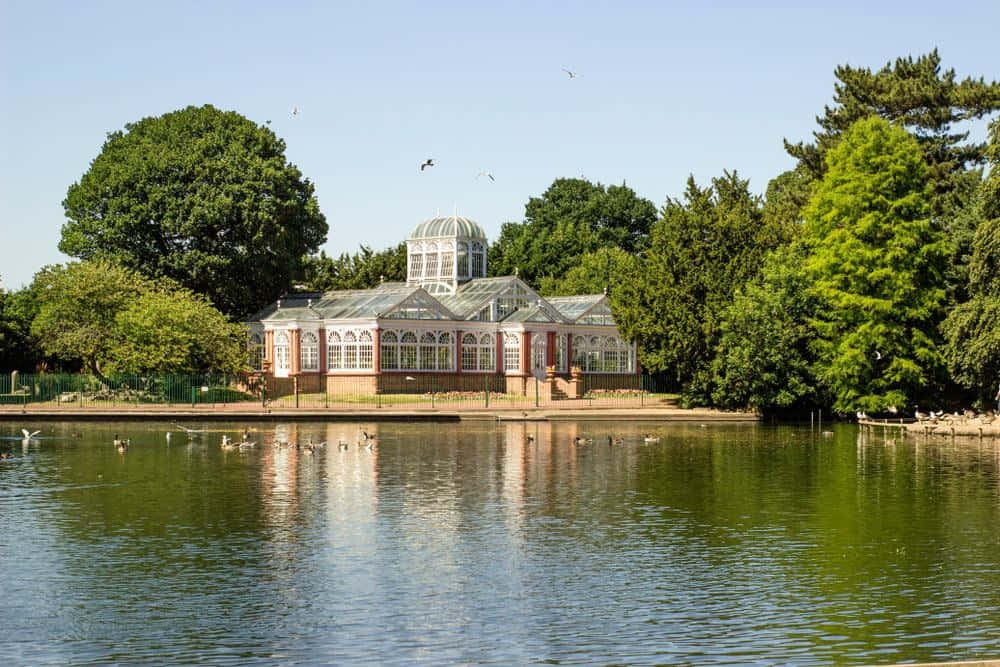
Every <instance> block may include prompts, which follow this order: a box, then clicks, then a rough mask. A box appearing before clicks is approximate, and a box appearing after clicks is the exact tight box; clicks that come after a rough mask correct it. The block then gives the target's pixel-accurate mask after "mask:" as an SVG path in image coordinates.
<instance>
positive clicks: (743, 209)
mask: <svg viewBox="0 0 1000 667" xmlns="http://www.w3.org/2000/svg"><path fill="white" fill-rule="evenodd" d="M782 230H783V227H769V226H767V225H764V224H763V217H762V212H761V200H760V197H758V196H756V195H754V194H752V193H751V192H750V189H749V182H748V181H746V180H744V179H741V178H740V177H739V175H738V174H737V173H736V172H732V173H730V172H724V174H723V176H722V177H720V178H715V179H712V183H711V185H710V186H708V187H706V188H701V187H699V186H698V185H697V184H696V183H695V182H694V179H693V178H690V179H688V184H687V190H686V191H685V193H684V197H683V199H681V200H674V199H669V200H667V203H666V205H665V206H664V208H663V215H662V218H661V219H660V220H659V221H658V222H657V223H656V224H655V225H654V226H653V230H652V244H651V246H650V248H649V250H648V251H647V253H646V257H645V259H644V260H643V261H642V262H641V263H640V264H639V266H638V267H637V268H635V269H633V270H632V271H631V274H630V275H626V277H625V279H623V280H622V282H621V284H620V285H619V287H618V289H615V290H613V291H612V295H613V299H612V309H613V312H614V313H615V318H616V321H617V322H618V324H619V328H620V329H621V331H622V333H623V334H624V336H625V337H626V338H627V339H629V340H633V341H637V342H638V343H639V347H640V352H641V356H642V361H643V365H644V366H645V367H646V368H647V369H649V370H651V371H654V372H665V373H668V374H669V375H670V376H672V377H673V379H674V380H676V381H677V382H678V383H680V384H682V385H683V386H684V388H685V393H686V394H687V395H688V398H689V399H690V400H692V401H695V402H708V401H709V400H710V398H709V395H708V394H709V391H710V390H709V386H710V368H709V365H710V363H711V361H712V359H713V357H714V356H715V346H716V344H717V342H718V335H719V319H720V317H721V314H722V311H723V309H724V308H725V307H726V306H727V305H728V303H729V302H730V300H731V298H732V295H733V294H734V293H735V292H736V290H737V289H739V288H740V287H742V286H743V285H744V284H745V283H746V282H747V281H748V280H750V279H751V278H753V277H754V276H755V275H756V274H757V272H758V271H759V270H760V267H761V264H762V261H763V258H764V256H765V255H766V253H767V252H768V251H769V250H771V249H773V248H776V247H778V246H779V245H781V244H782V243H786V242H787V240H788V239H787V238H784V237H783V231H782Z"/></svg>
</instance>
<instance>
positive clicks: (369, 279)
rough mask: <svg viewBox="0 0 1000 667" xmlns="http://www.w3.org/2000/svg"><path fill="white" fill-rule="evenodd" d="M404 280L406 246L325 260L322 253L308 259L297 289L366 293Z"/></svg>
mask: <svg viewBox="0 0 1000 667" xmlns="http://www.w3.org/2000/svg"><path fill="white" fill-rule="evenodd" d="M404 280H406V243H405V242H404V243H400V244H399V245H397V246H394V247H392V248H386V249H385V250H381V251H379V252H375V251H373V250H372V249H371V248H369V247H368V246H365V245H363V246H361V249H360V250H359V251H358V252H356V253H354V254H353V255H349V254H347V253H342V254H341V255H340V256H339V257H336V258H334V257H327V255H326V253H325V252H321V253H320V254H319V255H313V256H311V257H307V258H306V259H305V262H304V269H303V278H302V280H301V281H300V286H301V287H302V288H303V289H306V290H308V291H311V292H328V291H331V290H344V289H368V288H371V287H376V286H378V284H379V283H381V282H383V281H386V282H396V281H404Z"/></svg>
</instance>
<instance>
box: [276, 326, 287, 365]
mask: <svg viewBox="0 0 1000 667" xmlns="http://www.w3.org/2000/svg"><path fill="white" fill-rule="evenodd" d="M290 347H291V345H290V344H289V342H288V334H287V333H285V332H284V331H279V332H278V334H277V335H276V336H275V337H274V367H275V369H277V370H283V371H285V370H288V369H289V368H290V364H289V348H290Z"/></svg>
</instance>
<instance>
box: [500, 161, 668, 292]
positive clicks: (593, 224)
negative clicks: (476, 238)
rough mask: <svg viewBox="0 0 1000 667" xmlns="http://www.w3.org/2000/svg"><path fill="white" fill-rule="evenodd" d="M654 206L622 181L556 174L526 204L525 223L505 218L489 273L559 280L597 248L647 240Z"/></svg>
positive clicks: (636, 245) (633, 248)
mask: <svg viewBox="0 0 1000 667" xmlns="http://www.w3.org/2000/svg"><path fill="white" fill-rule="evenodd" d="M655 220H656V206H654V205H653V203H652V202H651V201H649V200H647V199H643V198H641V197H639V196H638V195H636V193H635V192H634V191H633V190H632V189H631V188H629V187H628V186H626V185H624V184H623V185H611V186H607V187H605V186H604V185H601V184H600V183H591V182H590V181H587V180H585V179H582V178H560V179H556V180H555V181H554V182H553V183H552V185H551V186H549V189H548V190H546V191H545V192H544V193H543V194H542V195H541V196H540V197H532V198H531V199H530V200H528V203H527V204H526V205H525V207H524V222H521V223H513V222H510V223H506V224H504V225H503V226H502V227H501V229H500V237H499V238H498V239H497V240H496V241H495V242H494V243H493V245H492V246H491V247H490V272H491V273H492V274H493V275H511V274H513V273H515V272H516V273H517V274H518V275H519V276H520V277H521V278H522V279H524V280H525V281H526V282H528V283H529V284H531V285H532V286H534V287H538V286H540V284H541V281H542V279H543V278H545V277H549V278H555V279H561V278H562V277H563V276H564V275H565V274H566V272H567V271H569V270H570V269H572V268H573V267H574V266H576V265H577V264H578V263H579V261H580V258H581V257H582V256H583V255H585V254H587V253H590V252H594V251H596V250H598V249H599V248H605V247H616V248H621V249H622V250H624V251H626V252H631V253H634V252H637V251H639V250H641V249H643V248H645V247H646V246H647V245H648V242H649V229H650V226H651V225H652V224H653V222H654V221H655Z"/></svg>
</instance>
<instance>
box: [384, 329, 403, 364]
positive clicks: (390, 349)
mask: <svg viewBox="0 0 1000 667" xmlns="http://www.w3.org/2000/svg"><path fill="white" fill-rule="evenodd" d="M397 368H399V337H398V336H396V333H395V332H393V331H383V332H382V370H390V371H391V370H396V369H397Z"/></svg>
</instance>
